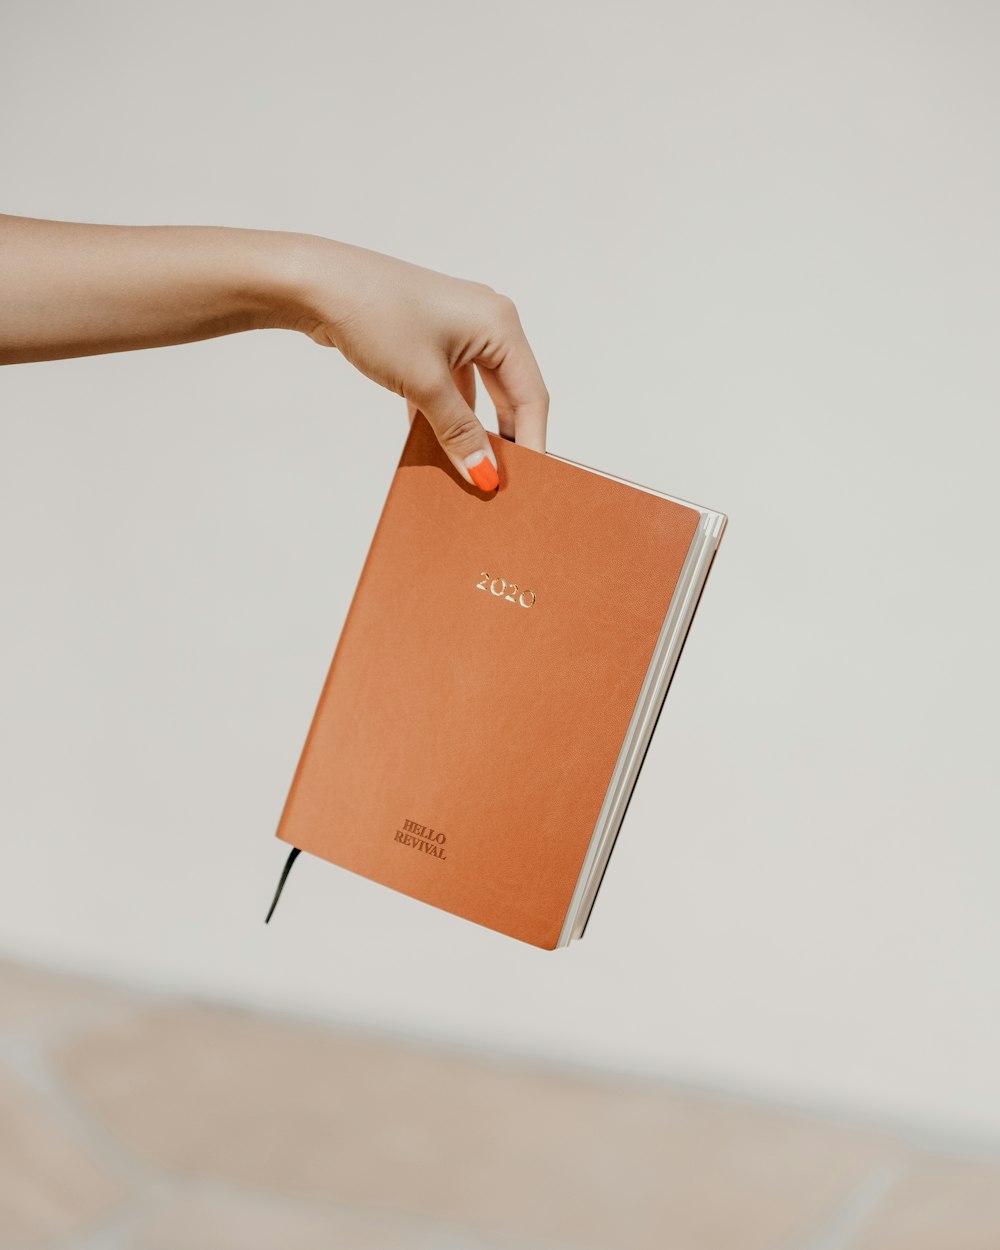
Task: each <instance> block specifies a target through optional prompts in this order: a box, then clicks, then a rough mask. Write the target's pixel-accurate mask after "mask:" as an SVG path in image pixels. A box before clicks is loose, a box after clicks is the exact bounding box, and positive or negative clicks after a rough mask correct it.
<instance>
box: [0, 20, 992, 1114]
mask: <svg viewBox="0 0 1000 1250" xmlns="http://www.w3.org/2000/svg"><path fill="white" fill-rule="evenodd" d="M2 22H3V31H2V35H3V37H2V38H0V140H2V148H0V150H2V153H3V156H2V206H3V208H4V209H5V210H7V211H11V212H19V213H25V214H35V215H39V216H51V217H63V218H73V219H78V220H93V221H117V222H150V223H153V222H156V223H159V222H197V223H219V224H231V225H248V226H262V227H274V228H288V229H301V230H311V231H316V232H321V233H327V234H330V235H332V236H335V237H339V238H343V239H348V240H351V241H353V242H357V243H362V244H365V245H367V246H370V247H374V248H377V249H379V250H382V251H386V252H390V253H392V254H395V255H400V256H405V257H407V258H409V259H412V260H415V261H418V262H420V263H423V264H426V265H429V266H432V267H435V268H439V269H442V270H446V271H450V272H454V273H457V274H462V275H466V276H469V277H473V278H477V279H480V280H483V281H487V282H490V283H491V284H493V285H494V286H496V287H497V288H498V289H501V290H504V291H507V292H509V293H510V294H512V295H513V296H514V297H515V299H516V300H517V302H518V305H519V307H520V310H521V314H522V318H523V321H524V323H525V326H526V328H527V330H528V333H529V336H530V337H531V339H532V341H533V343H534V345H535V348H536V352H537V355H538V357H539V360H540V363H541V365H542V369H543V372H544V374H545V377H546V381H547V382H548V385H549V388H550V390H551V392H552V396H553V404H552V416H551V425H550V438H549V446H550V448H551V449H552V450H553V451H557V452H559V453H560V454H563V455H566V456H569V457H571V458H574V459H578V460H582V461H584V462H585V463H589V464H592V465H597V466H599V467H602V468H605V469H607V470H608V471H610V472H613V473H617V474H620V475H622V476H625V477H629V478H632V479H636V480H639V481H643V482H647V483H648V484H650V485H652V486H655V487H658V488H660V489H663V490H667V491H670V492H672V493H674V494H677V495H680V496H682V497H685V498H690V499H694V500H697V501H699V502H703V503H705V504H708V505H710V506H714V507H718V508H721V509H723V510H725V511H727V512H728V513H729V514H730V516H731V528H730V531H729V534H728V535H727V537H726V540H725V545H724V548H723V552H722V554H721V555H720V559H719V562H718V564H717V567H716V570H715V573H714V574H713V584H712V585H711V586H710V589H709V591H708V592H707V594H706V599H705V602H704V604H703V607H702V610H701V612H700V613H699V619H698V622H697V629H696V630H695V632H694V634H693V635H692V638H691V641H690V643H689V645H688V647H687V649H686V651H685V656H684V661H683V664H682V666H681V669H680V671H679V675H678V677H677V680H676V682H675V685H674V689H673V691H672V694H671V698H670V702H669V705H668V710H667V712H665V714H664V716H663V718H662V720H661V722H660V727H659V730H658V733H657V739H656V743H655V746H654V748H653V750H652V752H651V755H650V757H649V760H648V762H647V765H646V768H645V770H644V773H643V777H642V781H641V784H640V786H639V789H638V791H637V793H636V796H635V799H634V801H633V804H632V807H631V809H630V813H629V819H628V822H627V825H626V828H625V831H624V833H623V836H622V839H621V841H620V843H619V847H618V850H617V851H616V857H615V863H614V867H613V870H612V872H611V873H610V874H609V876H608V878H607V881H606V883H605V886H604V888H603V890H602V894H601V899H600V907H599V910H598V912H597V913H596V914H595V919H594V921H593V924H592V926H591V928H590V930H589V932H588V935H587V938H586V939H585V941H584V942H583V943H580V944H578V945H576V946H575V947H574V948H573V949H572V950H571V951H569V952H562V953H559V954H556V955H546V954H542V953H540V952H537V951H535V950H532V949H528V948H522V947H521V946H518V945H516V944H514V943H512V942H507V941H504V940H503V939H501V938H498V937H496V936H495V935H493V934H491V933H488V932H485V931H480V930H478V929H475V928H473V927H472V926H467V925H464V924H462V923H460V922H458V921H456V920H453V919H452V918H450V917H448V916H444V915H438V914H436V913H434V912H433V911H431V910H429V909H424V908H421V907H420V906H419V905H417V904H415V903H411V902H410V901H408V900H405V899H402V898H399V897H396V896H394V895H392V894H391V893H389V892H387V891H383V890H379V889H378V888H376V887H374V886H370V885H369V884H367V883H365V882H363V881H360V880H356V879H353V878H351V877H350V876H348V875H346V874H342V873H338V872H337V871H336V870H334V869H332V868H329V867H327V866H325V865H321V864H314V863H313V864H303V865H302V866H301V867H300V868H298V869H297V870H296V875H295V876H294V877H293V879H292V883H291V886H290V890H289V894H288V897H287V899H286V901H285V902H284V903H283V905H282V911H281V912H280V913H279V920H278V922H277V923H276V924H275V926H274V927H273V928H272V929H271V930H265V929H264V927H263V925H262V924H261V919H262V915H263V911H264V908H265V907H266V904H267V901H268V896H269V893H270V890H271V888H272V885H273V880H274V877H275V876H276V873H277V870H278V867H279V864H280V861H281V858H282V848H281V847H280V845H279V844H277V843H276V842H275V841H274V840H273V830H274V826H275V823H276V821H277V817H278V813H279V811H280V808H281V804H282V803H283V801H284V797H285V793H286V790H287V786H288V782H289V780H290V777H291V772H292V769H293V767H294V764H295V761H296V759H297V757H298V753H299V749H300V747H301V744H302V739H303V737H304V734H305V730H306V727H307V724H308V720H309V717H310V716H311V713H312V709H313V706H314V703H315V699H316V696H317V694H318V691H319V686H320V683H321V681H322V678H323V675H324V673H325V670H326V666H327V664H328V661H329V658H330V655H331V653H332V650H333V646H334V644H335V641H336V637H337V633H338V631H339V628H340V624H341V622H342V620H343V615H344V613H345V611H346V608H347V605H348V602H349V599H350V595H351V592H352V590H353V587H354V583H355V580H356V578H357V574H358V572H359V571H360V567H361V563H362V561H363V559H364V555H365V552H366V550H367V544H368V540H369V538H370V535H371V532H372V529H373V528H374V524H375V521H376V518H377V516H378V512H379V510H380V508H381V505H382V501H383V498H384V494H385V490H386V488H387V485H388V481H389V477H390V475H391V472H392V469H393V467H394V465H395V462H396V459H397V457H398V453H399V449H400V447H401V443H402V439H403V436H404V434H405V420H404V416H403V413H402V411H401V407H400V404H399V402H398V401H397V400H396V399H395V398H394V397H392V396H390V395H388V394H386V393H383V392H380V391H378V390H377V389H376V388H375V387H374V386H372V384H370V383H369V382H367V381H366V380H365V379H364V378H362V377H361V376H360V375H357V374H355V373H353V372H352V371H351V370H350V368H349V367H348V366H346V365H345V364H344V362H343V361H341V360H339V359H338V358H337V357H336V356H335V355H334V354H333V353H324V352H322V351H320V350H319V349H318V348H316V347H314V346H313V345H312V344H311V343H309V342H307V341H305V340H304V339H301V340H300V339H296V338H294V337H293V336H291V335H281V334H277V333H275V334H267V335H264V334H262V335H257V336H246V337H243V338H235V339H230V340H226V341H221V342H216V343H208V344H199V345H195V346H192V347H187V348H176V349H171V350H166V351H158V352H146V353H136V354H132V355H126V356H121V357H117V358H106V359H93V360H80V361H71V362H60V363H55V364H45V365H30V366H18V367H15V368H11V369H8V370H5V371H3V372H2V373H0V405H2V416H0V555H2V568H3V580H2V617H0V706H2V708H3V715H2V719H0V759H2V761H3V786H2V790H0V821H2V827H3V839H4V842H3V848H4V849H3V872H2V873H0V949H3V950H4V951H6V952H7V953H10V954H19V955H21V956H26V957H29V958H32V959H37V960H49V961H55V962H57V963H59V964H63V965H65V966H68V967H73V968H77V969H86V970H96V971H101V972H109V973H114V974H117V975H122V976H124V977H126V978H128V979H132V980H135V981H143V982H153V983H156V984H159V985H161V986H164V987H168V988H181V989H184V988H186V989H194V990H197V991H203V992H206V993H210V994H212V995H216V996H222V997H224V998H227V999H233V1000H240V1001H247V1002H255V1003H261V1004H268V1005H281V1006H287V1007H292V1008H294V1009H299V1010H303V1011H305V1012H308V1013H311V1014H317V1015H322V1016H326V1017H330V1018H333V1019H337V1020H345V1021H357V1022H363V1023H367V1024H375V1025H380V1026H385V1027H386V1028H388V1029H389V1030H391V1031H394V1032H405V1033H411V1034H418V1035H421V1036H426V1037H440V1038H445V1039H448V1040H450V1041H458V1042H468V1043H470V1044H474V1045H477V1046H481V1045H485V1046H488V1047H490V1048H494V1049H497V1050H506V1051H514V1052H520V1053H530V1054H542V1055H550V1056H556V1057H567V1058H572V1059H581V1060H586V1061H596V1062H597V1063H600V1064H602V1065H605V1066H608V1067H612V1068H619V1069H621V1068H625V1069H630V1070H638V1071H645V1072H653V1073H660V1074H668V1075H672V1076H675V1077H680V1078H682V1079H690V1080H693V1081H696V1082H701V1083H707V1084H709V1085H714V1086H719V1087H725V1088H734V1089H738V1090H745V1091H747V1092H750V1093H754V1094H761V1095H766V1096H774V1097H778V1098H781V1099H786V1100H790V1101H793V1102H803V1103H807V1104H813V1105H819V1106H824V1107H835V1108H843V1109H854V1110H857V1111H860V1112H862V1113H864V1114H866V1115H872V1116H876V1117H883V1116H887V1117H892V1118H900V1119H904V1120H907V1121H911V1122H918V1123H928V1124H932V1125H938V1126H940V1127H941V1128H943V1129H944V1130H946V1131H947V1132H951V1133H954V1134H958V1135H963V1136H979V1137H988V1138H992V1139H996V1138H998V1137H1000V1068H998V1065H997V1063H996V1055H997V1053H998V1050H1000V1004H998V984H997V979H998V978H997V969H998V966H1000V910H998V907H997V897H998V878H1000V848H998V841H997V835H996V831H997V827H998V819H997V817H998V810H997V808H998V803H997V795H996V778H995V771H996V738H997V735H996V728H995V708H996V690H997V662H996V655H995V644H994V639H995V635H996V632H997V618H998V612H997V609H998V598H997V581H996V538H995V532H996V526H995V507H994V499H995V495H996V483H995V477H996V463H997V452H998V450H1000V448H998V435H997V399H998V393H997V392H998V386H997V374H996V363H995V359H996V333H997V317H996V309H997V302H996V291H997V277H998V273H997V242H996V240H997V232H996V221H997V219H998V215H1000V203H998V201H1000V194H998V192H1000V176H998V166H997V151H996V126H997V121H998V105H1000V87H998V85H997V76H996V73H995V66H996V56H997V38H998V34H1000V31H998V25H1000V22H998V18H997V10H996V8H995V7H994V6H992V5H988V4H975V3H957V4H948V5H945V4H929V3H911V4H902V3H899V4H893V3H885V2H880V3H874V4H872V3H866V4H862V3H857V4H847V3H841V4H826V5H823V4H802V3H784V4H782V3H773V2H771V3H764V4H758V5H753V6H751V5H742V4H738V3H730V4H719V3H710V4H700V5H682V4H675V3H670V4H655V5H654V4H648V5H646V4H635V3H633V4H625V5H618V6H614V7H612V6H611V5H598V4H590V3H573V4H571V3H541V4H537V3H508V4H504V5H503V6H501V7H493V6H471V5H468V4H460V3H436V4H424V5H419V6H418V5H402V4H398V5H387V4H373V5H368V6H353V5H352V6H347V5H338V4H325V5H321V4H318V3H317V4H304V3H299V4H295V3H291V4H284V5H281V6H277V5H267V6H264V5H252V4H239V5H236V4H232V5H228V4H227V5H223V4H208V5H203V4H198V5H193V4H173V5H170V6H133V5H125V4H123V3H112V4H93V5H86V6H83V5H72V4H12V3H7V4H6V5H5V6H4V10H3V17H2ZM494 693H495V697H503V693H504V692H502V691H497V692H494ZM489 697H490V694H489V692H484V713H485V714H488V701H489Z"/></svg>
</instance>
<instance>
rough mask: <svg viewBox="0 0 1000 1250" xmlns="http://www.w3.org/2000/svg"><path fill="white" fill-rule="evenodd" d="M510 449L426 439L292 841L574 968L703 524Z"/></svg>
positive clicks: (391, 514)
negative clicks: (647, 690)
mask: <svg viewBox="0 0 1000 1250" xmlns="http://www.w3.org/2000/svg"><path fill="white" fill-rule="evenodd" d="M489 438H490V442H491V444H492V446H493V449H494V452H495V455H496V459H497V466H498V471H499V476H500V486H499V489H498V490H497V491H496V492H495V493H493V494H490V495H484V494H483V493H482V492H480V491H478V490H477V489H475V487H472V486H469V485H468V484H467V483H466V482H464V481H463V480H462V478H461V477H460V475H459V474H458V473H457V471H456V470H455V469H454V467H453V466H452V465H451V463H450V461H449V460H448V458H447V457H446V456H445V454H444V452H443V450H442V449H441V447H440V445H439V443H438V441H437V439H436V438H435V436H434V433H433V430H432V429H431V427H430V425H429V424H428V422H427V421H426V419H425V418H424V417H423V415H422V414H417V416H416V417H415V419H414V421H413V423H412V425H411V427H410V430H409V433H408V435H407V438H406V442H405V445H404V447H403V452H402V455H401V457H400V460H399V465H398V467H397V469H396V471H395V473H394V476H393V478H392V481H391V484H390V488H389V492H388V496H387V498H386V502H385V505H384V507H383V509H382V513H381V516H380V518H379V521H378V524H377V526H376V530H375V534H374V537H373V539H372V543H371V548H370V550H369V552H368V556H367V559H366V560H365V563H364V566H363V568H362V571H361V576H360V578H359V581H358V585H357V588H356V590H355V593H354V596H353V598H352V601H351V604H350V607H349V610H348V614H347V618H346V620H345V623H344V627H343V630H342V632H341V636H340V640H339V642H338V644H337V648H336V651H335V654H334V657H333V662H332V664H331V667H330V671H329V675H328V677H327V680H326V683H325V686H324V688H323V691H322V694H321V696H320V700H319V705H318V707H317V709H316V713H315V716H314V719H313V722H312V726H311V729H310V731H309V734H308V738H307V741H306V744H305V747H304V750H303V752H302V757H301V760H300V762H299V766H298V769H297V770H296V773H295V777H294V779H293V782H292V786H291V790H290V793H289V795H288V799H287V802H286V804H285V809H284V812H283V814H282V817H281V822H280V825H279V828H278V836H279V837H280V838H281V839H283V840H284V841H286V842H288V843H290V844H291V845H293V846H296V847H300V848H301V849H302V850H305V851H308V852H310V853H311V854H313V855H317V856H319V857H321V858H323V859H326V860H329V861H330V862H332V863H334V864H339V865H341V866H342V867H344V868H347V869H350V870H351V871H352V872H355V873H359V874H361V875H362V876H364V877H368V878H370V879H372V880H374V881H378V882H381V883H382V884H383V885H386V886H389V887H391V888H392V889H395V890H398V891H401V892H402V893H404V894H407V895H410V896H412V897H413V898H417V899H421V900H423V901H424V902H426V903H430V904H432V905H433V906H435V907H439V908H442V909H443V910H445V911H448V912H451V913H453V914H455V915H457V916H462V917H464V918H466V919H468V920H472V921H475V922H476V923H478V924H481V925H485V926H487V927H489V928H491V929H495V930H498V931H500V932H502V933H505V934H508V935H510V936H511V937H514V938H517V939H519V940H521V941H523V942H529V943H531V944H533V945H535V946H539V947H543V948H545V949H553V948H554V947H555V945H556V942H557V940H558V937H559V933H560V930H561V928H562V924H563V920H564V918H565V916H566V912H567V909H568V907H569V902H570V898H571V896H572V894H573V890H574V887H575V885H576V881H577V877H578V876H579V873H580V869H581V866H582V863H583V859H584V856H585V855H586V852H587V848H588V846H589V844H590V840H591V836H592V834H593V831H594V827H595V825H596V822H597V818H598V814H599V812H600V810H601V806H602V804H603V801H604V796H605V792H606V790H607V788H608V784H609V782H610V780H611V775H612V773H613V771H614V768H615V764H616V762H617V759H618V755H619V752H620V750H621V747H622V742H623V739H624V736H625V733H626V730H627V728H628V725H629V721H630V720H631V717H632V713H633V710H634V708H635V704H636V701H637V699H638V696H639V692H640V689H641V687H642V683H643V680H644V678H645V675H646V671H647V668H648V667H649V663H650V660H651V657H652V653H653V648H654V646H655V643H656V640H657V637H658V634H659V631H660V628H661V626H662V624H663V619H664V617H665V615H666V612H667V609H668V607H669V604H670V600H671V596H672V594H673V591H674V588H675V585H676V583H677V579H678V576H679V574H680V570H681V567H682V565H683V563H684V559H685V557H686V555H687V552H688V549H689V547H690V545H691V541H692V539H693V537H694V533H695V530H696V528H697V525H698V522H699V519H700V514H699V513H698V511H697V510H696V509H694V508H690V507H685V506H684V505H682V504H678V503H674V502H672V501H670V500H665V499H661V498H659V497H658V496H656V495H651V494H648V493H647V492H645V491H643V490H640V489H637V488H635V487H633V486H630V485H627V484H625V483H622V482H619V481H613V480H611V479H608V478H605V477H602V476H600V475H599V474H598V473H594V472H590V471H588V470H586V469H583V468H579V467H577V466H575V465H569V464H566V463H565V462H563V461H560V460H557V459H554V458H552V457H550V456H547V455H545V454H543V453H540V452H535V451H532V450H530V449H528V448H525V447H521V446H518V445H517V444H515V443H512V442H509V441H507V440H506V439H503V438H501V437H500V436H499V435H496V434H490V435H489ZM484 575H485V577H484ZM501 579H502V580H501ZM484 581H485V583H486V586H487V588H486V589H481V588H480V584H481V583H483V582H484ZM512 587H516V589H512Z"/></svg>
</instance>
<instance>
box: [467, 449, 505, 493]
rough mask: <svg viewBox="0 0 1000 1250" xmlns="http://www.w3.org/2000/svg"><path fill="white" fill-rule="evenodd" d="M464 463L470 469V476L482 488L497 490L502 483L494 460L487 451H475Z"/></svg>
mask: <svg viewBox="0 0 1000 1250" xmlns="http://www.w3.org/2000/svg"><path fill="white" fill-rule="evenodd" d="M462 463H463V464H464V465H465V467H466V468H467V469H468V470H469V477H471V478H472V480H473V481H474V482H475V484H476V485H477V486H478V487H479V489H480V490H496V488H497V487H498V486H499V485H500V478H499V476H498V475H497V471H496V469H495V468H494V465H493V461H492V460H490V458H489V457H488V456H487V454H486V452H485V451H474V452H473V453H472V455H471V456H466V457H465V460H464V461H463V462H462Z"/></svg>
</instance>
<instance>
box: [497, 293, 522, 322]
mask: <svg viewBox="0 0 1000 1250" xmlns="http://www.w3.org/2000/svg"><path fill="white" fill-rule="evenodd" d="M495 302H496V306H497V311H498V312H499V313H500V315H501V316H502V317H505V318H507V319H510V320H514V319H515V318H516V317H517V305H516V304H515V303H514V301H513V300H512V299H511V297H510V296H509V295H501V294H499V293H498V294H497V296H496V301H495Z"/></svg>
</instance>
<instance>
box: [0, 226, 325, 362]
mask: <svg viewBox="0 0 1000 1250" xmlns="http://www.w3.org/2000/svg"><path fill="white" fill-rule="evenodd" d="M303 237H304V236H296V235H284V234H281V233H278V232H273V231H265V230H238V229H229V228H225V227H213V226H103V225H100V226H98V225H83V224H77V223H74V222H60V221H40V220H36V219H34V218H30V217H9V216H2V215H0V363H3V364H14V363H19V362H24V361H31V360H54V359H58V358H60V357H65V356H87V355H91V354H94V353H97V352H114V351H129V350H132V349H134V348H143V347H161V346H167V345H169V344H174V343H189V342H193V341H194V340H196V339H206V338H213V337H216V336H218V335H221V334H233V333H236V332H237V331H241V330H249V329H253V328H255V327H257V326H261V325H269V324H277V322H278V314H279V310H280V311H281V312H282V313H284V312H285V310H286V306H287V304H288V303H289V301H290V299H291V295H290V286H291V283H292V281H293V276H294V272H295V268H296V259H295V258H296V253H297V252H298V251H301V244H300V243H299V242H298V240H300V239H302V238H303Z"/></svg>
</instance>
